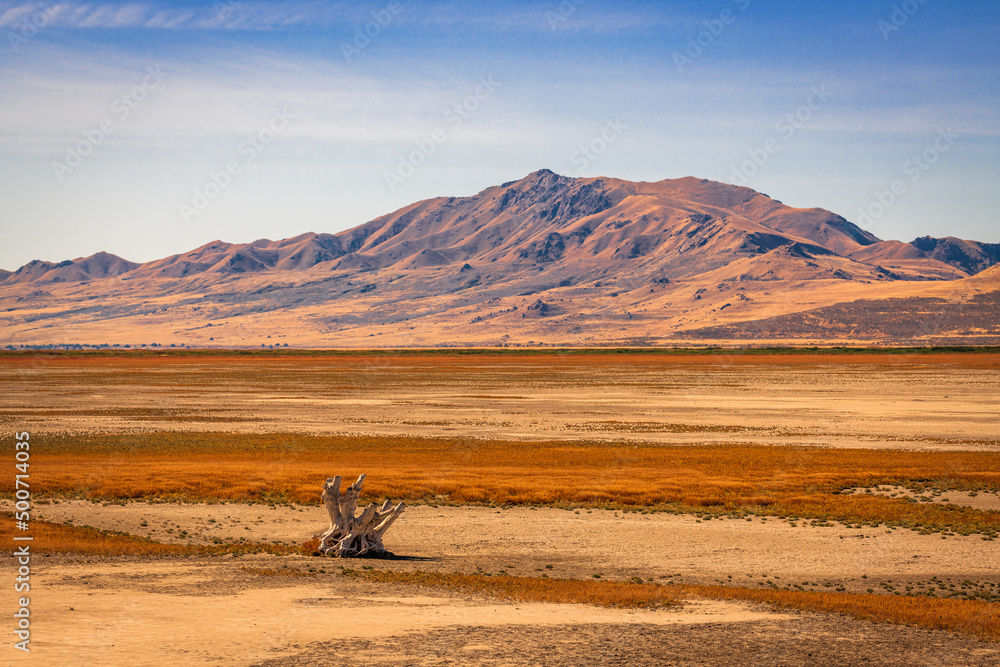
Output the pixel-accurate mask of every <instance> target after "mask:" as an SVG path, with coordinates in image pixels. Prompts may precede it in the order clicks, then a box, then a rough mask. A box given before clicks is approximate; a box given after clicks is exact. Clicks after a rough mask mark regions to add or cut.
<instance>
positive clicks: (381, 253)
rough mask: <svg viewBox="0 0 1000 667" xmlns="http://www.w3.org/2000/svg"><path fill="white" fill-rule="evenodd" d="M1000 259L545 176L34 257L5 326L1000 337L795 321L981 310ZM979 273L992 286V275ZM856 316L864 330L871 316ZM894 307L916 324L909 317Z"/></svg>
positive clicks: (50, 331)
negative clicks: (310, 229) (380, 210)
mask: <svg viewBox="0 0 1000 667" xmlns="http://www.w3.org/2000/svg"><path fill="white" fill-rule="evenodd" d="M998 261H1000V244H987V243H977V242H974V241H964V240H960V239H954V238H950V237H949V238H943V239H936V238H930V237H924V238H921V239H916V240H915V241H913V242H911V243H901V242H898V241H881V240H879V239H878V238H876V237H875V236H874V235H872V234H871V233H869V232H867V231H865V230H863V229H861V228H859V227H857V226H856V225H854V224H852V223H851V222H849V221H847V220H845V219H844V218H842V217H840V216H838V215H836V214H834V213H831V212H829V211H825V210H823V209H816V208H813V209H797V208H792V207H788V206H785V205H784V204H782V203H781V202H779V201H776V200H774V199H771V198H770V197H767V196H766V195H763V194H761V193H758V192H755V191H753V190H750V189H748V188H744V187H737V186H731V185H726V184H723V183H716V182H713V181H706V180H700V179H696V178H681V179H674V180H665V181H659V182H656V183H634V182H629V181H624V180H619V179H613V178H568V177H564V176H559V175H557V174H554V173H552V172H551V171H548V170H541V171H537V172H535V173H532V174H529V175H528V176H526V177H525V178H523V179H521V180H518V181H512V182H510V183H504V184H503V185H499V186H494V187H490V188H487V189H486V190H483V191H482V192H480V193H478V194H476V195H474V196H471V197H461V198H457V197H441V198H436V199H429V200H426V201H422V202H417V203H415V204H412V205H410V206H407V207H405V208H403V209H400V210H398V211H395V212H393V213H390V214H388V215H385V216H382V217H380V218H378V219H376V220H372V221H371V222H368V223H366V224H364V225H361V226H359V227H355V228H353V229H349V230H347V231H344V232H341V233H338V234H312V233H309V234H301V235H299V236H296V237H293V238H288V239H284V240H281V241H270V240H266V239H262V240H259V241H255V242H253V243H244V244H231V243H225V242H222V241H215V242H212V243H208V244H206V245H204V246H202V247H200V248H197V249H195V250H192V251H191V252H188V253H183V254H179V255H174V256H171V257H166V258H164V259H161V260H157V261H153V262H147V263H144V264H135V263H133V262H128V261H126V260H123V259H121V258H119V257H115V256H114V255H109V254H107V253H98V254H97V255H93V256H91V257H87V258H80V259H76V260H69V261H65V262H60V263H58V264H53V263H49V262H41V261H34V262H31V263H29V264H27V265H25V266H23V267H21V268H20V269H18V270H17V271H14V272H12V273H10V274H9V275H6V276H3V275H0V307H3V309H4V312H3V315H2V316H0V330H2V331H3V332H4V338H5V339H6V340H7V341H8V342H9V343H10V344H32V345H39V344H55V343H63V344H65V343H90V344H95V343H106V344H119V345H126V344H127V345H141V344H143V343H147V344H152V343H153V342H157V343H158V344H164V345H168V344H174V345H253V346H259V345H261V344H263V345H265V346H267V345H274V344H276V343H277V344H286V343H287V344H290V345H294V346H337V345H347V346H357V345H363V346H374V345H437V344H469V345H504V344H508V345H509V344H529V342H530V343H531V344H539V343H550V344H587V345H590V344H673V343H674V342H677V341H685V340H687V341H694V340H698V341H703V340H707V339H712V340H715V339H716V338H718V339H719V340H722V341H725V340H741V341H745V340H746V339H747V336H746V335H744V334H743V333H736V332H737V330H738V331H739V332H745V331H748V330H753V331H759V332H761V337H763V338H766V339H767V340H789V341H806V340H808V341H813V342H815V341H817V340H830V341H840V342H852V341H856V342H903V341H915V340H924V339H927V340H931V339H933V340H936V341H942V340H952V341H954V340H962V341H965V342H975V341H981V340H987V339H990V338H991V337H992V336H996V335H997V334H1000V329H998V327H997V326H996V318H995V319H994V320H993V321H992V323H991V321H990V318H989V317H986V318H985V320H984V318H983V316H982V314H981V313H979V314H977V315H976V316H975V317H973V318H972V319H974V320H975V326H974V327H972V328H969V327H965V328H962V323H961V322H959V320H961V319H962V318H961V317H960V315H959V316H950V317H949V321H955V322H958V324H956V327H954V328H953V329H954V330H953V329H948V330H938V331H935V332H930V333H927V332H924V333H921V332H919V331H917V332H915V333H914V332H911V333H907V332H906V330H905V327H903V328H902V329H901V328H900V327H895V328H893V327H889V328H884V327H879V326H875V325H874V324H873V323H871V322H867V321H868V320H870V319H871V318H873V317H876V316H875V315H873V313H877V312H880V311H879V309H878V308H875V309H874V310H873V309H872V308H870V307H868V306H866V307H864V308H861V307H858V306H842V307H840V310H837V311H836V312H835V313H833V314H831V317H832V318H833V320H836V323H834V322H833V320H831V324H830V325H829V326H828V327H827V328H826V329H824V328H823V326H815V325H810V326H809V327H804V328H803V327H801V326H792V325H791V324H787V326H784V325H781V322H782V321H783V320H780V318H781V317H785V316H793V315H795V314H797V313H803V312H807V311H812V310H815V309H817V308H826V307H831V306H834V305H837V304H850V303H855V302H860V301H871V300H872V299H874V300H884V299H897V300H898V299H903V300H904V301H906V299H927V298H930V299H944V300H945V301H946V302H947V303H949V304H950V303H956V304H961V303H971V301H972V300H974V297H976V295H979V294H981V293H982V292H983V290H984V289H985V290H986V291H987V292H989V291H990V290H992V287H991V286H992V285H994V284H995V283H996V282H997V281H996V280H995V279H992V278H990V276H992V275H993V273H995V272H991V271H988V269H989V268H990V267H992V266H994V265H996V264H997V263H998ZM977 274H984V275H987V279H986V280H980V281H978V282H976V283H975V286H974V285H973V283H971V282H969V280H970V277H971V276H975V275H977ZM942 290H943V292H942ZM942 294H943V296H942ZM906 303H910V302H909V301H906ZM958 311H959V313H960V312H961V308H958ZM851 312H857V313H864V316H863V317H862V316H861V315H860V314H859V315H858V317H859V318H861V319H863V320H865V321H864V322H862V321H860V320H859V321H858V322H855V323H853V324H852V323H851V322H850V320H851V317H852V316H851V315H850V313H851ZM977 312H978V311H977ZM775 317H778V318H779V320H777V321H775V320H774V318H775ZM894 317H901V318H902V319H903V320H904V321H905V319H906V317H907V315H906V311H905V308H904V310H903V311H900V312H895V311H894ZM763 321H768V322H771V324H770V325H768V326H767V327H764V328H760V327H756V328H753V327H751V328H750V329H747V327H745V326H743V324H741V323H744V324H745V323H751V322H763ZM824 321H825V320H824ZM866 322H867V323H866ZM772 325H773V326H772ZM782 326H784V328H782ZM733 327H736V328H735V329H734V328H733ZM740 327H742V328H740ZM959 329H961V331H959ZM824 331H826V332H827V333H826V334H824V333H823V332H824ZM962 332H964V333H962ZM765 333H766V336H764V334H765ZM268 337H270V338H268ZM379 337H381V338H379ZM373 338H375V339H376V340H371V339H373Z"/></svg>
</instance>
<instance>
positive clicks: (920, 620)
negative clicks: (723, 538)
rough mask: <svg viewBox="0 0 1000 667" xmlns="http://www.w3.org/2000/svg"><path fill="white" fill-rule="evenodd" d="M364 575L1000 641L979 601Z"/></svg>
mask: <svg viewBox="0 0 1000 667" xmlns="http://www.w3.org/2000/svg"><path fill="white" fill-rule="evenodd" d="M354 574H359V573H354ZM360 575H361V576H363V577H364V578H365V579H367V580H369V581H374V582H391V583H404V584H416V585H422V586H433V587H440V588H446V589H450V590H459V591H463V592H475V593H487V594H490V595H496V596H498V597H501V598H504V599H508V600H520V601H524V602H579V603H586V604H593V605H599V606H605V607H656V606H669V605H672V604H675V603H676V601H677V600H678V599H683V598H686V597H692V596H695V597H704V598H713V599H717V600H746V601H749V602H761V603H766V604H770V605H773V606H776V607H779V608H782V609H797V610H800V611H819V612H828V613H837V614H842V615H846V616H853V617H855V618H860V619H864V620H869V621H876V622H879V623H894V624H897V625H914V626H918V627H923V628H931V629H935V630H951V631H954V632H961V633H963V634H966V635H971V636H974V637H978V638H980V639H984V640H988V641H998V640H1000V604H997V603H995V602H982V601H979V600H944V599H937V598H922V597H921V598H916V597H913V598H911V597H902V596H898V595H863V594H854V593H822V592H799V591H781V590H755V589H752V588H739V587H729V586H688V585H659V584H636V583H623V582H612V581H580V580H575V579H535V578H530V577H511V576H499V575H497V576H485V575H477V574H435V573H429V572H385V571H367V572H362V573H360Z"/></svg>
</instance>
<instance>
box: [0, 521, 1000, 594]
mask: <svg viewBox="0 0 1000 667" xmlns="http://www.w3.org/2000/svg"><path fill="white" fill-rule="evenodd" d="M5 504H6V505H7V506H9V501H5ZM0 507H2V506H0ZM36 518H39V519H45V520H48V521H55V522H59V523H62V522H65V521H67V520H69V519H72V521H73V524H74V525H90V526H94V527H97V528H104V529H113V530H121V531H125V532H129V533H133V534H136V535H143V536H149V537H151V538H153V539H156V540H158V541H163V542H171V543H184V544H188V543H192V544H210V543H212V541H213V539H219V540H221V541H224V542H234V541H238V540H240V539H241V538H243V539H246V540H247V541H250V542H260V541H264V542H279V543H284V544H301V543H303V542H305V541H307V540H308V539H309V538H310V537H312V536H313V535H315V534H318V533H319V532H321V531H322V530H324V529H325V528H326V526H327V524H328V520H327V516H326V510H325V509H324V508H322V507H318V506H293V507H280V506H278V507H268V506H266V505H241V504H183V505H182V504H174V503H154V504H149V503H144V502H140V503H128V504H126V505H114V504H106V505H103V504H99V503H90V502H86V501H61V502H59V503H58V504H53V505H43V506H40V507H39V508H38V510H37V511H36ZM143 522H145V523H146V525H145V526H143V525H142V523H143ZM181 530H185V531H186V534H185V535H183V536H181V535H180V531H181ZM386 542H387V544H386V546H387V547H388V548H389V549H390V550H392V551H393V552H394V553H396V554H397V555H399V556H402V557H405V558H409V559H412V560H402V561H384V562H383V561H380V563H379V567H383V566H385V567H392V568H394V569H401V570H435V571H442V572H454V571H462V572H476V571H480V570H482V571H486V572H499V571H501V570H503V571H504V572H506V573H508V574H515V575H521V576H538V575H539V573H540V572H541V573H546V574H548V575H550V576H556V577H573V578H578V577H581V576H584V577H587V576H592V575H594V574H598V575H600V576H601V577H602V578H605V579H618V580H625V579H629V578H631V577H636V576H638V577H641V578H643V579H654V580H657V581H676V582H685V583H702V584H712V583H717V582H720V581H722V582H726V583H732V584H734V585H741V586H770V585H772V584H774V585H776V586H778V587H785V586H795V585H801V586H803V588H805V589H806V590H827V589H829V586H827V584H830V585H832V586H843V587H844V588H846V589H847V590H851V591H855V592H865V591H866V590H867V589H869V588H873V587H874V588H876V589H878V592H882V589H881V588H880V587H879V586H880V584H881V583H882V582H892V583H893V584H894V585H908V584H910V585H912V584H925V583H926V582H928V581H929V580H930V578H931V577H934V576H937V577H938V578H940V579H941V580H942V581H946V582H948V581H964V580H972V581H976V582H980V583H982V582H989V583H994V584H997V585H1000V572H997V570H996V563H998V562H1000V542H997V541H986V540H983V539H982V537H981V536H978V535H970V536H959V535H952V536H949V537H947V538H946V539H942V536H941V535H937V534H934V535H920V534H918V533H915V532H913V531H908V530H891V529H887V528H871V527H862V528H851V527H847V526H843V525H833V526H828V527H813V526H810V525H808V524H807V523H806V522H799V523H798V524H797V525H795V526H794V527H793V526H792V524H791V523H790V522H788V521H782V520H778V519H773V518H772V519H763V520H762V519H753V520H751V521H747V520H745V519H716V520H704V521H703V520H700V519H698V518H696V517H694V516H689V515H680V516H678V515H672V514H659V513H657V514H641V513H636V512H633V513H621V512H613V511H608V510H592V511H588V510H560V509H552V508H538V509H531V508H509V509H494V508H489V507H429V506H416V507H409V508H407V510H406V511H405V513H404V515H403V518H402V519H400V520H399V521H398V522H397V523H396V524H395V525H394V526H393V528H392V530H391V531H390V533H389V534H388V536H387V538H386ZM998 592H1000V591H998Z"/></svg>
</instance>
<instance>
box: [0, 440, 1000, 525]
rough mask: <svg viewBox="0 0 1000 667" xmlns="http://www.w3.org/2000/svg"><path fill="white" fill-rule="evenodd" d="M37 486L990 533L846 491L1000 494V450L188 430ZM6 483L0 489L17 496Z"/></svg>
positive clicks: (80, 463) (71, 447) (76, 448)
mask: <svg viewBox="0 0 1000 667" xmlns="http://www.w3.org/2000/svg"><path fill="white" fill-rule="evenodd" d="M31 470H32V485H33V491H35V492H36V493H37V492H43V493H53V494H67V495H75V496H81V497H88V498H104V499H114V498H157V497H160V498H184V499H198V500H206V499H209V500H212V499H214V500H239V501H246V500H258V501H260V500H279V501H297V502H317V501H318V494H319V486H320V483H321V481H322V480H323V479H325V478H326V477H327V476H328V475H331V474H338V473H339V474H341V475H343V476H344V477H345V479H349V480H351V481H353V477H354V476H355V475H357V474H358V473H360V472H366V473H368V481H367V482H366V484H365V497H366V498H368V499H381V498H404V499H408V500H427V501H431V502H448V503H453V504H455V503H487V504H488V503H495V504H550V505H551V504H588V505H594V506H632V507H661V508H666V509H674V510H680V511H706V512H712V513H733V512H736V513H739V512H747V511H749V512H754V513H757V514H771V515H782V516H800V517H812V518H817V519H824V520H838V521H843V522H858V523H889V524H893V525H900V526H906V527H914V528H917V527H923V528H929V529H934V530H954V531H957V532H963V533H970V532H983V533H988V534H992V533H995V532H997V531H998V530H1000V513H997V512H981V511H977V510H973V509H971V508H965V507H955V506H947V505H944V506H942V505H919V504H917V503H912V502H906V501H904V500H901V499H896V498H886V497H881V496H875V495H842V494H840V493H838V492H839V491H840V490H842V489H845V488H849V487H853V486H872V485H876V484H903V485H907V484H914V483H920V484H930V485H934V486H937V487H938V488H950V489H969V490H989V489H1000V453H994V452H912V451H872V450H862V449H857V450H854V449H851V450H844V449H816V448H808V447H778V446H763V445H745V446H690V447H664V446H658V445H650V444H637V445H621V444H606V443H602V444H588V443H562V442H542V443H525V442H503V441H476V440H444V439H441V440H437V439H420V438H406V437H391V436H390V437H351V438H347V437H311V436H301V435H282V434H273V435H271V434H269V435H242V434H228V433H185V434H170V433H158V434H146V435H131V434H125V435H107V436H80V437H74V438H69V437H67V438H65V439H64V440H62V441H59V440H55V439H52V440H50V441H49V442H46V446H45V447H44V448H41V447H39V448H38V449H37V450H35V451H34V452H33V456H32V469H31ZM12 485H13V479H12V477H10V478H8V479H0V492H6V493H12V492H13V488H12Z"/></svg>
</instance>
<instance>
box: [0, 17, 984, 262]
mask: <svg viewBox="0 0 1000 667" xmlns="http://www.w3.org/2000/svg"><path fill="white" fill-rule="evenodd" d="M813 4H815V6H813ZM366 33H367V34H366ZM542 167H545V168H549V169H552V170H553V171H555V172H557V173H560V174H565V175H569V176H616V177H620V178H626V179H630V180H646V181H656V180H660V179H664V178H676V177H680V176H689V175H690V176H698V177H702V178H709V179H714V180H719V181H723V182H727V183H734V182H737V183H740V184H744V185H747V186H749V187H752V188H754V189H757V190H759V191H761V192H765V193H767V194H768V195H770V196H772V197H774V198H776V199H780V200H782V201H784V202H785V203H787V204H790V205H793V206H804V207H808V206H821V207H824V208H827V209H830V210H832V211H835V212H837V213H839V214H841V215H843V216H845V217H846V218H848V219H849V220H852V221H855V222H858V223H859V224H861V225H862V226H864V227H865V228H867V229H869V230H871V231H872V232H873V233H875V234H876V235H877V236H879V237H881V238H887V239H900V240H903V241H909V240H912V239H913V238H916V237H918V236H923V235H928V234H929V235H934V236H946V235H954V236H959V237H963V238H971V239H976V240H981V241H990V242H1000V225H998V216H997V211H998V210H1000V187H997V176H998V174H1000V3H996V2H994V1H985V0H984V1H981V2H962V1H952V2H945V1H944V0H923V1H922V2H921V0H905V1H898V0H897V1H895V2H878V1H871V2H860V1H846V2H839V3H798V2H777V1H771V2H766V1H764V0H715V1H710V2H693V1H692V2H672V3H671V2H655V3H654V2H625V3H621V2H618V3H611V2H596V1H594V0H584V1H574V0H564V1H562V2H560V1H556V0H552V1H550V2H509V3H502V2H501V3H460V2H407V1H405V0H392V1H390V0H386V1H379V2H356V3H326V2H305V3H303V2H252V1H249V0H223V1H221V2H215V3H212V2H205V3H194V2H156V1H151V2H143V1H139V2H100V1H98V2H74V1H67V2H47V1H33V2H23V3H22V2H7V3H4V2H0V202H2V204H3V206H2V209H0V267H2V268H5V269H8V270H11V269H14V268H17V267H18V266H20V265H22V264H24V263H25V262H27V261H29V260H31V259H45V260H50V261H59V260H63V259H69V258H75V257H79V256H85V255H89V254H92V253H94V252H97V251H99V250H106V251H109V252H113V253H115V254H118V255H121V256H123V257H125V258H127V259H131V260H134V261H148V260H151V259H156V258H158V257H163V256H166V255H168V254H172V253H176V252H183V251H185V250H189V249H191V248H194V247H196V246H198V245H201V244H202V243H205V242H208V241H210V240H213V239H217V238H218V239H223V240H226V241H232V242H245V241H252V240H254V239H257V238H263V237H267V238H272V239H277V238H284V237H289V236H294V235H297V234H300V233H303V232H306V231H316V232H336V231H340V230H343V229H347V228H349V227H352V226H354V225H357V224H361V223H363V222H366V221H368V220H370V219H372V218H374V217H377V216H379V215H381V214H384V213H388V212H390V211H393V210H395V209H397V208H399V207H401V206H404V205H406V204H409V203H411V202H413V201H417V200H420V199H424V198H428V197H434V196H442V195H447V196H457V195H469V194H473V193H475V192H478V191H479V190H481V189H483V188H485V187H488V186H490V185H494V184H498V183H501V182H505V181H509V180H514V179H517V178H520V177H522V176H524V175H526V174H527V173H529V172H531V171H534V170H536V169H539V168H542ZM894 189H895V192H893V190H894Z"/></svg>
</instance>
